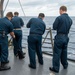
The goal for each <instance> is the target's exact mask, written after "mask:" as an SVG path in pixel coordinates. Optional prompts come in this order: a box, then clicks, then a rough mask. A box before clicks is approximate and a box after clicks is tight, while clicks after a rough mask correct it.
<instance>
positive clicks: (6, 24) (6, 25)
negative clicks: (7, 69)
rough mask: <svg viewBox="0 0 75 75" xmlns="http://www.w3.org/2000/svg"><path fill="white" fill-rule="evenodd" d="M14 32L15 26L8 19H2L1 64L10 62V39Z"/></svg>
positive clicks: (0, 31) (0, 27)
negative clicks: (9, 36)
mask: <svg viewBox="0 0 75 75" xmlns="http://www.w3.org/2000/svg"><path fill="white" fill-rule="evenodd" d="M10 32H13V25H12V23H11V22H10V21H9V20H8V18H7V17H5V18H1V19H0V62H7V61H8V37H7V34H9V33H10Z"/></svg>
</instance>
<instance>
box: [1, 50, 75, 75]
mask: <svg viewBox="0 0 75 75" xmlns="http://www.w3.org/2000/svg"><path fill="white" fill-rule="evenodd" d="M24 50H25V49H24ZM25 51H26V50H25ZM26 52H27V51H26ZM9 60H10V63H9V65H11V70H8V71H3V72H0V75H53V73H52V72H50V71H49V67H50V66H51V63H52V61H51V58H49V56H48V57H47V56H44V65H43V66H41V65H39V63H38V61H37V59H36V61H37V68H36V70H33V69H30V68H29V67H28V64H29V58H28V53H27V54H26V58H25V59H24V60H19V59H18V58H16V57H14V55H13V51H12V50H11V49H10V52H9ZM54 75H75V64H71V63H69V67H68V69H67V70H64V69H63V67H62V66H61V69H60V72H59V73H58V74H54Z"/></svg>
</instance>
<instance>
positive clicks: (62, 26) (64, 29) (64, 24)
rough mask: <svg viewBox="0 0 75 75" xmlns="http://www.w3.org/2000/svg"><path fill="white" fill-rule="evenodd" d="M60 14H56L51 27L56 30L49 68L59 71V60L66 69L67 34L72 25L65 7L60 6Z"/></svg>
mask: <svg viewBox="0 0 75 75" xmlns="http://www.w3.org/2000/svg"><path fill="white" fill-rule="evenodd" d="M59 12H60V16H58V17H57V18H56V20H55V22H54V24H53V29H54V30H56V31H57V35H56V36H55V39H54V52H53V67H52V68H51V67H50V68H49V69H50V70H51V71H54V72H57V73H58V72H59V68H60V61H61V64H62V65H63V67H64V69H67V67H68V62H67V46H68V42H69V38H68V34H69V30H70V28H71V25H72V20H71V18H70V17H69V16H68V14H67V13H66V12H67V7H66V6H61V7H60V10H59Z"/></svg>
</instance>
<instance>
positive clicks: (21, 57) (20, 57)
mask: <svg viewBox="0 0 75 75" xmlns="http://www.w3.org/2000/svg"><path fill="white" fill-rule="evenodd" d="M18 56H19V59H24V58H25V56H24V55H23V53H22V52H21V51H18Z"/></svg>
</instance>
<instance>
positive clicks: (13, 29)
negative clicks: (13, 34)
mask: <svg viewBox="0 0 75 75" xmlns="http://www.w3.org/2000/svg"><path fill="white" fill-rule="evenodd" d="M13 30H22V29H21V28H16V29H13Z"/></svg>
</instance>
